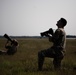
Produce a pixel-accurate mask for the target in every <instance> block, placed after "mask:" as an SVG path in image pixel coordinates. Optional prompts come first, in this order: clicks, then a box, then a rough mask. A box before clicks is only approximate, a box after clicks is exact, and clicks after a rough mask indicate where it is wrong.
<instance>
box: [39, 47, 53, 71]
mask: <svg viewBox="0 0 76 75" xmlns="http://www.w3.org/2000/svg"><path fill="white" fill-rule="evenodd" d="M45 57H51V58H52V57H54V53H53V51H52V49H51V48H49V49H47V50H42V51H40V52H39V53H38V69H39V70H42V66H43V63H44V58H45Z"/></svg>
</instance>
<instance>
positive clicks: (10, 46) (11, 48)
mask: <svg viewBox="0 0 76 75" xmlns="http://www.w3.org/2000/svg"><path fill="white" fill-rule="evenodd" d="M12 41H13V42H11V43H10V41H9V40H7V42H6V44H5V48H6V49H7V51H4V50H1V51H0V55H2V54H7V55H13V54H15V53H16V52H17V47H18V42H17V40H12Z"/></svg>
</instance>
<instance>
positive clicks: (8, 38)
mask: <svg viewBox="0 0 76 75" xmlns="http://www.w3.org/2000/svg"><path fill="white" fill-rule="evenodd" d="M4 37H5V38H6V39H7V40H9V41H10V42H11V43H13V40H12V39H11V38H10V37H9V36H8V35H7V34H4Z"/></svg>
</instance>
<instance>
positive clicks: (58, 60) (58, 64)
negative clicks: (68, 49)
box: [53, 58, 63, 70]
mask: <svg viewBox="0 0 76 75" xmlns="http://www.w3.org/2000/svg"><path fill="white" fill-rule="evenodd" d="M62 59H63V58H54V60H53V64H54V69H55V70H59V69H61V61H62Z"/></svg>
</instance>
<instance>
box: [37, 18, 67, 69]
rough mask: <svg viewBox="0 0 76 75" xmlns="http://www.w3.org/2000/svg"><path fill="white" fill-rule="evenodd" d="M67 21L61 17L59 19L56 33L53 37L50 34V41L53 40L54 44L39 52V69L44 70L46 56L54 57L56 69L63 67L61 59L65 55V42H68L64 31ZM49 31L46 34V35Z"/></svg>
mask: <svg viewBox="0 0 76 75" xmlns="http://www.w3.org/2000/svg"><path fill="white" fill-rule="evenodd" d="M66 24H67V21H66V20H65V19H64V18H61V19H60V20H59V21H57V24H56V26H57V27H58V29H56V31H55V33H53V34H52V37H50V36H49V35H48V36H49V41H50V40H51V41H52V42H53V46H52V47H51V48H48V49H46V50H42V51H40V52H38V70H42V66H43V62H44V58H45V57H50V58H53V65H54V69H55V70H56V69H61V61H62V59H63V57H64V55H65V44H66V33H65V31H64V26H66ZM50 33H51V32H50ZM46 35H47V33H46V34H45V36H46Z"/></svg>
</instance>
